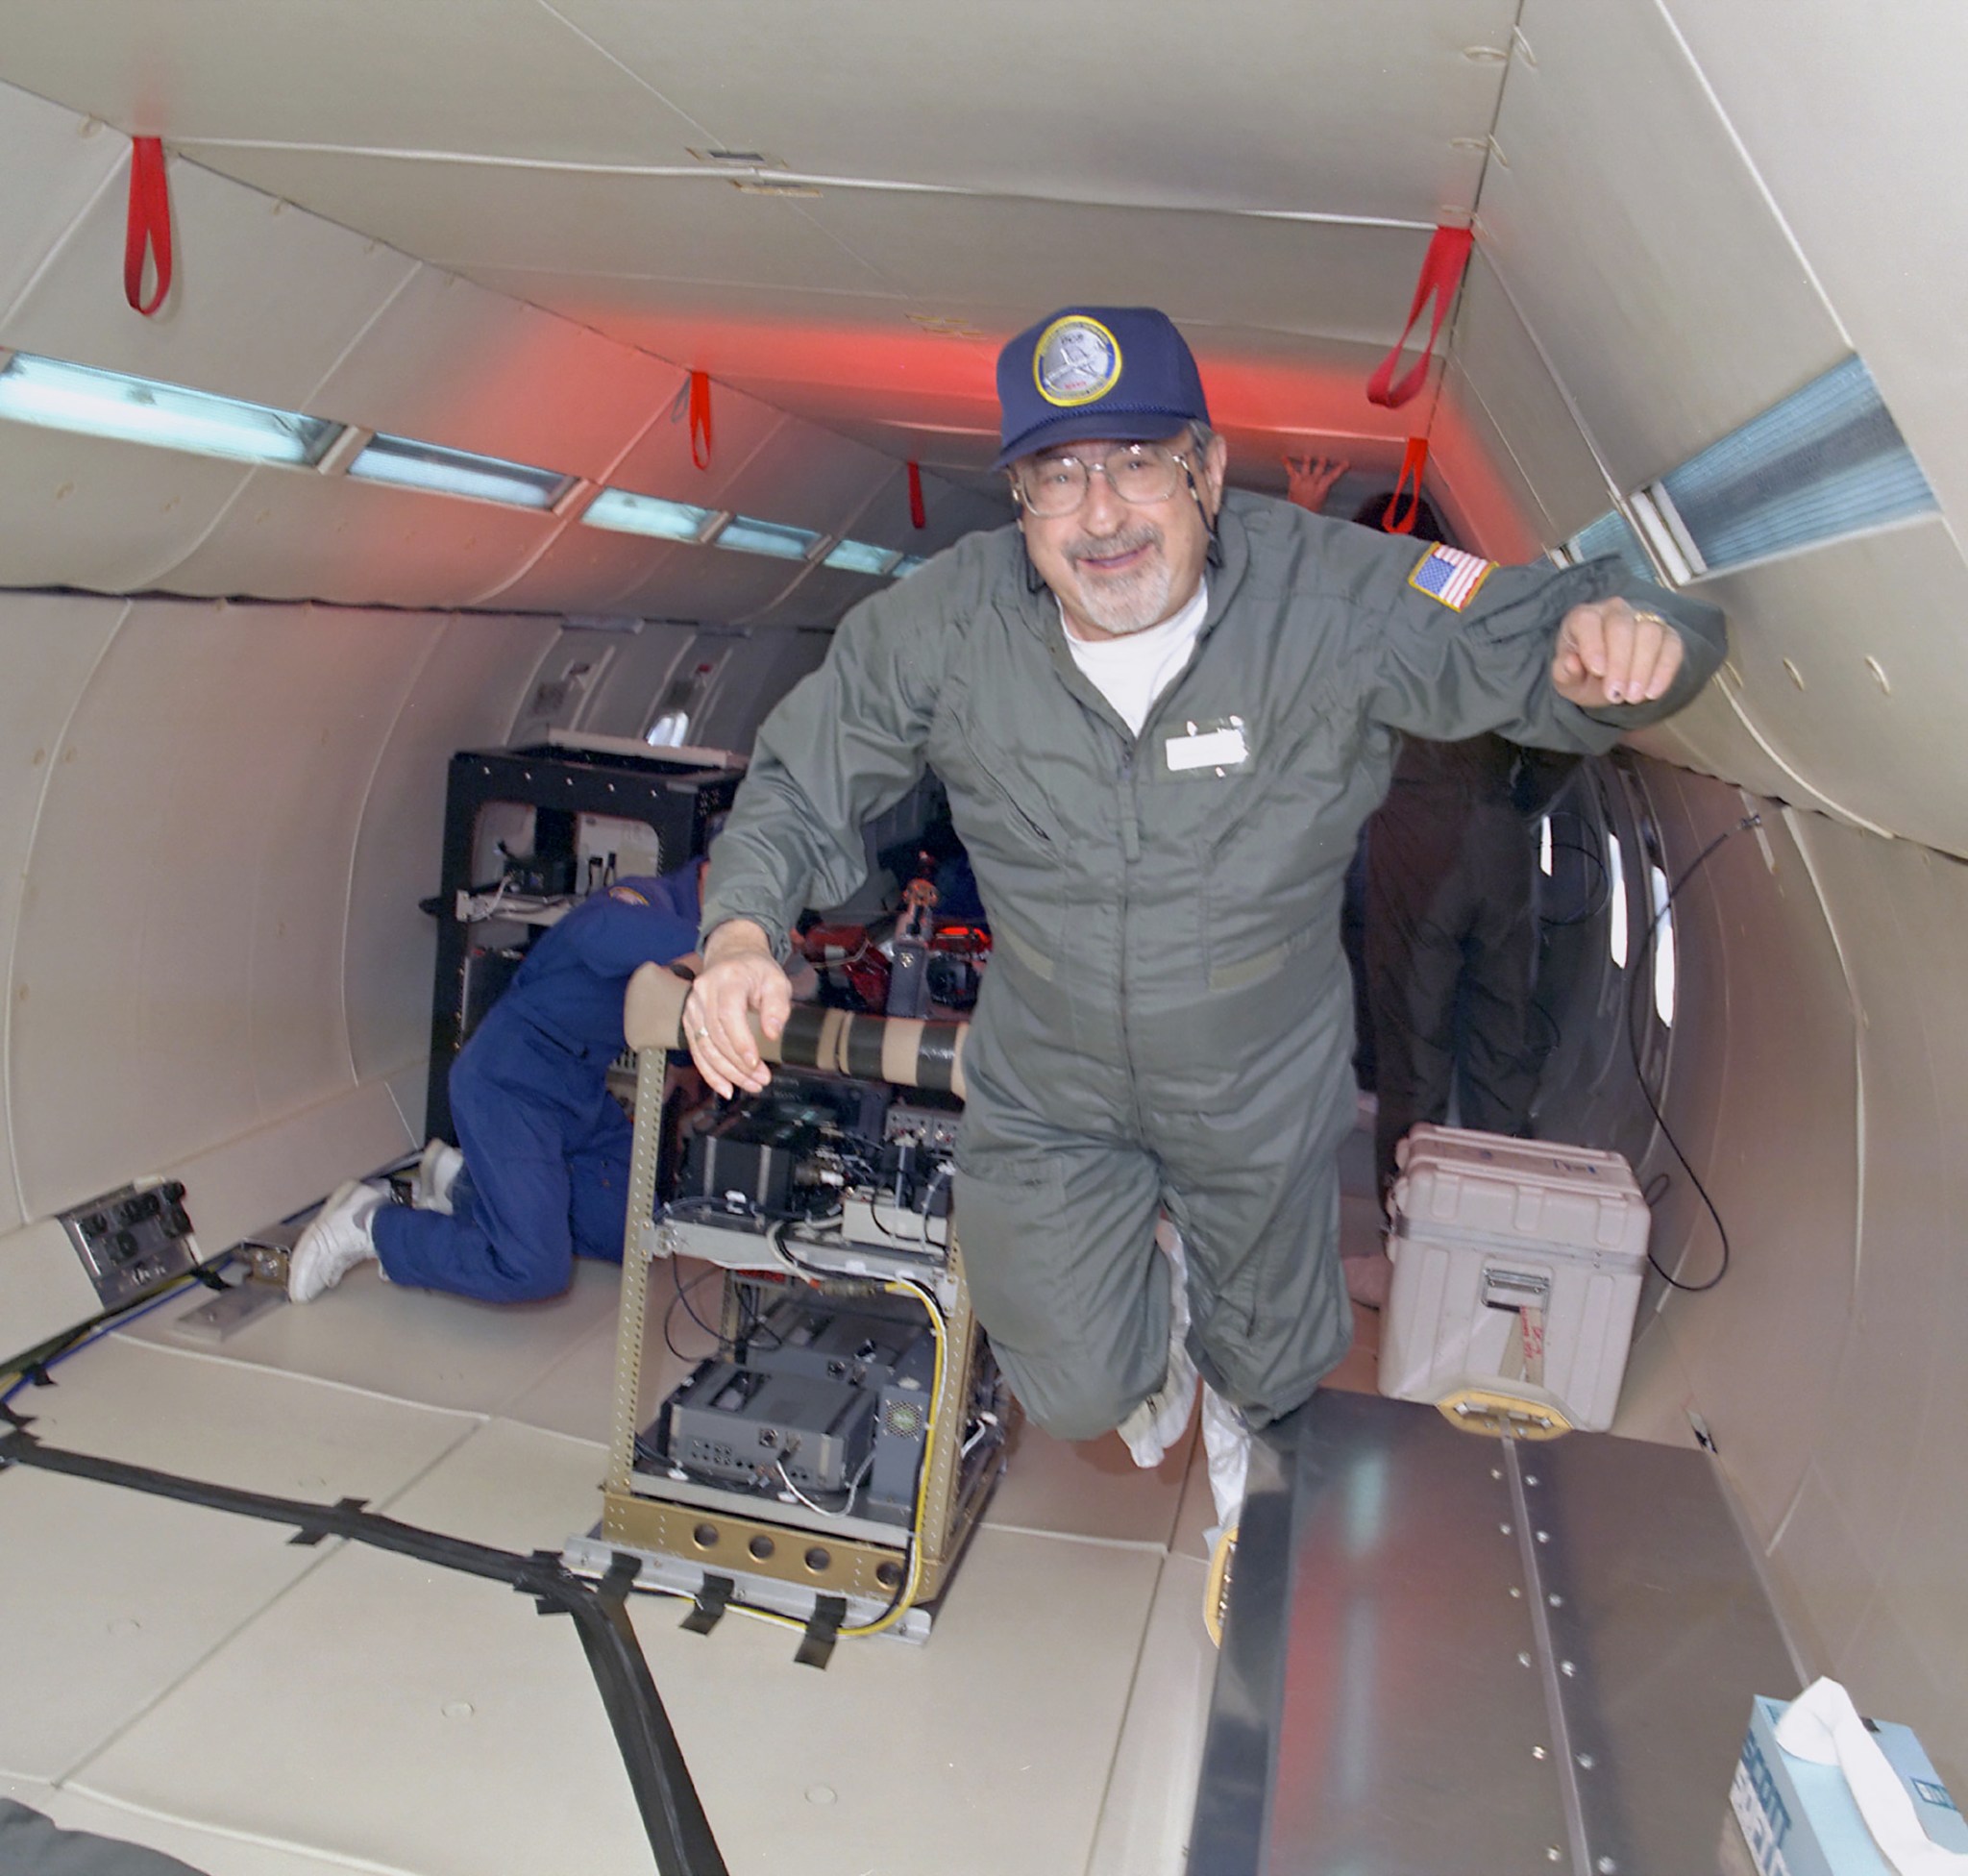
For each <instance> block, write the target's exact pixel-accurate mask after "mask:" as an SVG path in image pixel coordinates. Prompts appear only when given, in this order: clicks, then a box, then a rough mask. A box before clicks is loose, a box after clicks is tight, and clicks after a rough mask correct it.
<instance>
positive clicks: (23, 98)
mask: <svg viewBox="0 0 1968 1876" xmlns="http://www.w3.org/2000/svg"><path fill="white" fill-rule="evenodd" d="M127 155H128V145H127V144H126V143H125V141H124V139H123V138H122V137H120V136H116V135H115V134H114V133H113V132H111V131H108V130H105V129H104V127H103V126H102V125H101V124H99V123H97V122H95V121H94V120H93V119H84V118H80V117H77V116H76V114H75V113H74V112H73V111H64V110H62V107H61V106H60V105H54V104H49V103H48V102H47V101H46V100H45V99H42V98H37V97H35V96H34V95H33V94H32V93H30V92H27V91H23V90H21V89H20V88H19V87H18V86H12V85H6V84H0V176H11V177H20V176H32V177H33V178H35V186H34V187H33V188H19V187H12V188H7V189H0V309H4V308H7V307H11V306H12V304H13V303H14V301H15V300H17V299H18V298H19V297H20V294H21V291H22V289H23V288H25V287H26V285H27V284H28V282H29V281H30V280H31V279H33V277H34V275H35V272H36V270H37V268H39V267H40V266H41V265H42V264H43V262H45V261H46V259H47V258H48V256H49V255H50V254H51V253H52V252H53V251H54V249H55V247H56V245H57V244H58V243H59V242H60V240H61V239H62V234H64V233H66V231H67V230H68V229H69V228H71V227H72V226H73V225H74V224H75V222H76V221H78V220H79V219H80V218H81V217H82V216H83V215H84V213H85V212H86V210H87V209H88V206H89V203H90V201H91V200H92V199H93V198H94V197H95V195H96V194H97V193H98V192H99V191H100V190H103V189H107V188H109V187H110V185H111V181H112V180H113V179H114V178H115V177H116V175H117V174H118V173H119V171H120V170H121V169H122V167H123V164H124V163H125V161H126V160H127Z"/></svg>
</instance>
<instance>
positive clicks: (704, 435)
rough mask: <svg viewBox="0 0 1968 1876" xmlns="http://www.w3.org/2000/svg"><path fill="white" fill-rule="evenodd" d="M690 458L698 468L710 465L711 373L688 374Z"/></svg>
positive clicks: (695, 372)
mask: <svg viewBox="0 0 1968 1876" xmlns="http://www.w3.org/2000/svg"><path fill="white" fill-rule="evenodd" d="M690 459H691V461H693V462H694V463H696V464H697V466H698V467H699V468H700V469H708V468H709V467H710V466H711V375H710V373H709V372H707V371H693V372H692V373H691V374H690Z"/></svg>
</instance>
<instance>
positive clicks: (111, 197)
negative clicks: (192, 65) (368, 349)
mask: <svg viewBox="0 0 1968 1876" xmlns="http://www.w3.org/2000/svg"><path fill="white" fill-rule="evenodd" d="M76 148H77V149H78V150H87V149H89V148H91V146H90V145H89V144H88V143H86V142H82V141H78V143H77V145H76ZM128 148H129V146H128V145H127V144H125V145H124V151H125V163H124V170H125V171H127V166H128ZM170 187H171V206H172V216H173V225H174V230H175V234H174V245H175V248H176V270H175V273H174V275H173V284H172V287H171V294H170V298H169V299H168V300H166V301H165V303H164V306H163V309H162V310H161V311H160V312H159V313H158V315H157V316H156V317H155V318H153V319H142V318H139V317H138V316H137V315H136V314H135V313H134V312H132V311H131V309H130V308H129V306H128V304H127V303H126V302H125V300H124V297H123V245H124V232H125V222H126V219H127V207H126V195H127V190H126V187H125V186H124V185H123V183H122V180H121V172H119V174H118V176H117V178H116V179H115V181H114V183H113V185H112V186H111V187H110V188H108V189H106V190H104V191H102V192H101V193H99V194H98V195H97V196H96V197H95V198H94V199H93V201H92V202H91V203H90V204H89V206H88V208H87V210H86V211H85V212H84V214H83V215H82V217H81V219H80V220H79V221H78V222H77V223H76V224H75V225H74V227H73V229H72V230H71V231H70V232H69V233H68V234H67V235H66V236H65V237H64V238H63V239H62V243H61V245H60V247H59V248H57V249H56V250H55V251H54V252H53V253H52V254H51V256H50V258H49V260H48V263H47V265H46V266H45V267H44V268H42V269H41V271H40V273H39V274H38V276H37V279H36V280H35V282H34V284H32V285H31V286H30V287H29V288H28V289H27V291H26V292H25V293H24V294H22V295H21V297H20V298H19V299H18V300H17V301H16V302H15V304H14V305H13V307H12V309H10V310H9V311H8V313H7V315H6V317H5V319H4V321H0V345H11V346H12V347H14V348H16V349H17V350H19V351H23V352H38V353H42V354H45V355H46V356H48V357H50V358H67V359H72V360H74V361H75V362H76V363H78V364H88V365H97V366H100V367H102V368H103V369H105V370H108V371H125V372H132V373H135V375H136V376H138V377H140V378H156V379H160V380H162V381H163V382H164V383H170V384H186V385H192V386H195V387H197V388H198V389H201V390H210V391H219V392H223V393H224V394H225V395H226V396H228V397H236V398H245V399H248V400H250V401H251V402H254V403H258V404H268V405H272V406H273V407H275V408H277V409H282V410H302V409H306V408H307V400H308V398H309V397H310V396H311V395H312V394H313V391H314V388H315V386H316V385H317V384H319V383H320V382H321V380H322V378H323V376H324V375H325V374H326V373H327V372H328V370H329V368H330V367H331V366H332V364H333V363H334V361H335V360H336V358H339V357H340V356H341V354H342V352H343V350H344V349H345V348H346V347H347V346H348V344H349V343H350V341H351V340H352V339H354V338H355V336H356V335H357V333H359V332H360V331H361V330H362V328H363V326H364V325H365V324H366V323H367V322H368V321H369V320H370V319H371V318H372V317H373V316H374V315H375V313H376V311H377V309H379V308H381V306H382V305H383V303H384V302H385V301H386V300H388V298H389V297H390V295H391V294H392V293H394V292H395V291H396V290H397V289H398V288H399V287H400V286H401V285H402V284H403V283H404V281H405V280H406V278H407V277H408V275H409V273H410V269H411V266H412V264H413V263H412V262H411V261H409V260H408V259H406V258H405V257H404V256H403V255H401V254H393V253H391V252H390V251H389V250H388V249H387V248H383V247H381V246H379V245H378V244H377V243H376V242H374V241H371V240H368V239H365V238H364V237H363V236H362V235H360V234H351V233H350V232H349V231H348V230H347V229H344V228H336V227H333V226H332V225H331V224H329V223H327V222H324V221H322V220H320V219H319V218H318V217H316V216H312V215H303V214H296V213H295V212H294V211H293V210H291V209H289V208H287V207H286V205H285V204H283V203H281V202H278V201H275V200H273V199H272V198H270V197H268V196H265V195H262V194H260V193H258V191H257V190H254V189H249V188H243V187H241V186H240V185H238V184H237V183H234V182H232V181H230V180H229V179H227V178H226V177H224V176H218V175H214V174H213V173H212V172H211V171H210V170H209V169H203V168H201V167H199V165H198V164H196V163H191V162H185V161H184V160H174V161H173V162H172V163H171V165H170Z"/></svg>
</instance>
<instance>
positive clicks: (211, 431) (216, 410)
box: [0, 352, 342, 466]
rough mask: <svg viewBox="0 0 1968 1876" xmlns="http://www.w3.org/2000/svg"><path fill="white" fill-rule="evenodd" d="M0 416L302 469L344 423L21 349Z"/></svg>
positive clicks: (5, 381) (3, 378)
mask: <svg viewBox="0 0 1968 1876" xmlns="http://www.w3.org/2000/svg"><path fill="white" fill-rule="evenodd" d="M0 417H11V418H12V419H13V420H14V421H15V422H16V423H24V424H35V425H37V426H38V427H39V428H41V429H43V430H63V431H70V432H76V433H78V434H80V435H84V436H107V437H111V438H113V439H115V440H116V441H118V442H125V443H153V444H157V445H159V446H160V447H161V448H164V449H170V450H185V451H188V452H189V453H190V454H191V455H193V456H215V457H224V458H226V459H227V460H228V461H233V462H278V463H288V464H293V465H300V466H305V465H307V464H308V463H312V462H316V461H318V460H319V459H320V458H321V457H322V456H323V454H324V453H325V452H326V451H327V450H328V448H329V446H330V444H331V443H332V442H333V441H334V438H335V437H336V435H337V434H338V433H339V432H340V431H341V428H342V426H341V425H339V424H335V423H330V422H328V421H327V420H326V419H324V418H321V417H304V416H301V415H300V414H299V413H297V412H295V411H291V410H274V409H270V408H268V407H266V406H265V405H262V404H245V403H241V402H240V401H239V400H238V399H236V398H230V397H216V396H214V395H213V394H212V393H210V392H209V391H188V390H184V389H181V388H180V387H179V386H177V385H175V384H160V383H154V382H153V381H152V380H150V379H148V378H132V377H129V376H128V375H126V374H125V373H123V372H118V371H98V370H96V369H95V367H94V366H92V365H71V364H64V363H62V361H61V360H60V359H56V358H37V357H35V356H34V355H33V354H31V353H26V352H16V353H15V354H14V355H13V357H12V359H11V360H10V361H9V363H8V365H7V368H6V369H5V370H4V371H0Z"/></svg>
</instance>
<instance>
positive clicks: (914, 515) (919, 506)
mask: <svg viewBox="0 0 1968 1876" xmlns="http://www.w3.org/2000/svg"><path fill="white" fill-rule="evenodd" d="M909 519H910V520H911V521H912V522H914V523H915V524H916V526H917V527H918V528H926V527H928V526H929V516H928V514H927V513H926V512H925V510H924V509H923V465H922V464H921V463H918V462H912V463H910V464H909Z"/></svg>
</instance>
